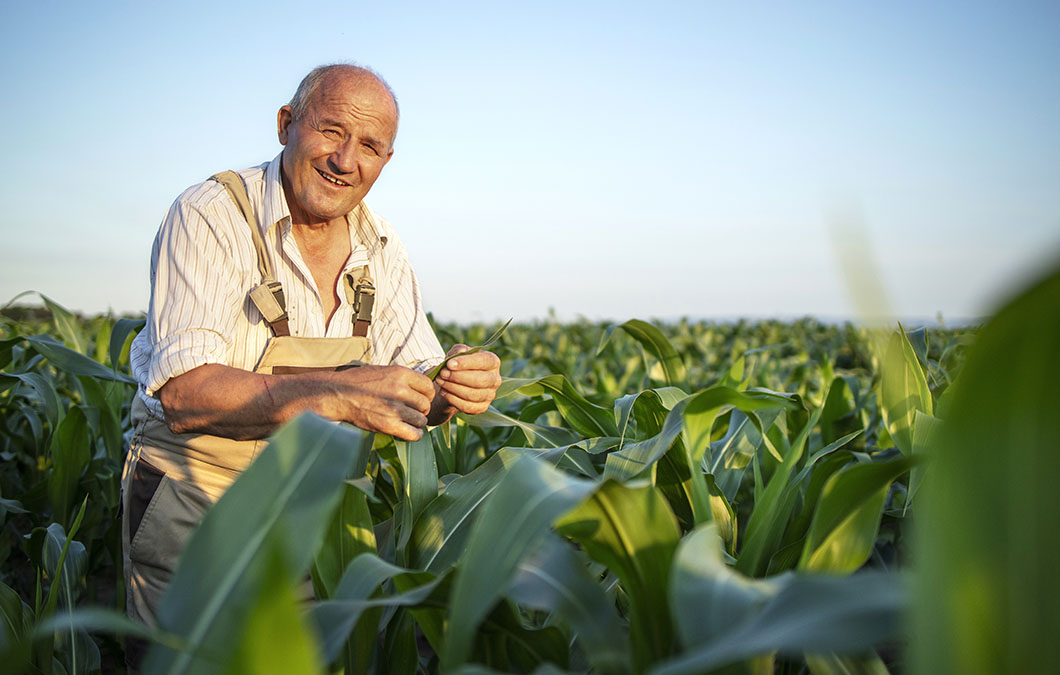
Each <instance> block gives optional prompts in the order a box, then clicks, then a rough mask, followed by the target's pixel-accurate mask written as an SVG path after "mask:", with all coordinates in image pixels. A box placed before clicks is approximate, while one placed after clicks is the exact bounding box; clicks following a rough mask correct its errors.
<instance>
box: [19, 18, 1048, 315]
mask: <svg viewBox="0 0 1060 675" xmlns="http://www.w3.org/2000/svg"><path fill="white" fill-rule="evenodd" d="M295 4H297V3H287V4H283V5H279V4H276V5H269V4H268V3H265V2H247V3H239V2H169V3H146V2H128V3H118V2H109V3H108V2H84V3H74V2H55V1H53V0H41V1H39V2H21V3H14V2H9V3H5V9H4V12H3V16H4V20H3V23H2V25H0V55H2V58H0V92H3V94H2V95H3V105H2V106H0V123H2V125H0V128H2V129H3V130H4V132H5V139H4V150H3V153H2V155H0V203H2V204H3V207H4V210H3V215H2V216H0V228H2V230H0V236H2V239H0V241H2V242H3V244H2V245H0V304H2V303H4V302H6V301H7V300H8V299H10V298H11V297H12V296H14V295H15V294H16V293H18V292H20V291H23V290H30V289H32V290H38V291H41V292H43V293H45V294H47V295H49V296H51V297H52V298H54V299H55V300H57V301H59V302H60V303H62V304H65V305H66V306H68V307H70V308H72V309H78V310H82V311H86V312H97V311H105V310H107V309H108V308H110V309H113V310H114V311H117V312H124V311H143V310H145V309H146V307H147V294H148V279H147V276H148V258H149V253H150V246H151V241H152V239H153V237H154V235H155V232H156V230H157V227H158V223H159V221H160V220H161V218H162V216H163V215H164V214H165V212H166V210H167V209H168V207H169V204H170V203H171V202H172V200H173V199H174V197H176V195H177V194H179V193H180V192H181V191H183V190H184V188H186V187H187V186H189V185H191V184H193V183H195V182H198V181H200V180H202V179H204V178H206V177H208V176H209V175H211V174H212V173H215V172H217V171H220V170H222V169H226V168H233V169H239V168H244V167H247V166H250V165H254V164H259V163H261V162H263V161H266V160H269V159H272V158H273V157H274V156H275V155H276V154H277V153H278V152H279V150H280V146H279V144H278V142H277V140H276V133H275V117H276V110H277V109H278V108H279V106H280V105H282V104H284V103H285V102H286V101H287V100H288V99H289V98H290V96H291V94H292V92H293V90H294V88H295V87H296V85H297V83H298V81H299V80H300V79H301V77H302V76H303V75H304V74H305V72H306V71H308V70H309V69H310V68H312V67H313V66H315V65H318V64H320V63H325V62H334V61H351V60H352V61H355V62H357V63H360V64H362V65H368V66H371V67H373V68H374V69H376V70H377V71H379V72H380V73H382V74H383V76H384V77H386V78H387V80H388V81H389V82H390V84H391V86H392V87H393V89H394V90H395V91H396V92H397V95H398V98H399V100H400V103H401V110H402V118H401V129H400V132H399V134H398V140H397V146H396V148H397V151H396V154H395V156H394V159H393V161H391V163H390V164H389V165H388V166H387V168H386V170H385V171H384V172H383V175H382V177H381V178H380V180H379V182H378V183H377V184H376V187H375V188H374V189H373V191H372V193H371V194H370V195H369V197H368V203H369V204H371V206H372V207H373V208H374V209H375V210H376V211H378V212H379V213H381V214H382V215H384V216H385V217H387V218H388V220H390V221H391V222H392V223H393V224H394V226H395V227H396V228H397V230H398V232H399V233H400V234H401V236H402V238H403V239H404V241H405V243H406V245H407V246H408V248H409V251H410V254H411V257H412V261H413V264H414V265H415V267H416V269H417V272H418V274H419V277H420V284H421V287H422V288H423V292H424V299H425V304H426V306H427V309H428V310H431V311H433V312H434V313H435V315H436V316H438V317H440V318H442V319H457V320H461V321H466V320H477V319H482V320H494V319H497V318H507V317H509V316H514V317H516V320H530V319H533V318H536V317H543V316H545V315H547V314H548V312H549V310H550V308H552V309H554V311H555V313H556V314H557V315H558V316H559V317H561V318H573V317H577V316H586V317H589V318H606V319H615V320H621V319H626V318H631V317H638V318H651V317H661V318H675V317H679V316H692V317H736V316H748V317H769V316H779V317H795V316H802V315H815V316H819V317H823V318H841V317H848V316H853V315H855V314H856V311H857V308H856V306H855V304H854V302H853V301H852V300H851V292H850V289H851V287H852V282H851V281H850V280H849V278H848V277H847V276H844V271H843V270H844V269H851V270H855V271H860V272H861V273H862V274H863V275H864V276H867V277H869V278H871V279H874V280H875V281H876V282H878V285H880V286H881V287H882V288H883V289H884V291H885V293H886V297H887V299H888V301H889V305H890V307H891V308H892V309H893V311H894V312H895V313H896V314H898V315H899V316H903V317H929V318H930V317H934V316H935V315H936V313H937V312H941V313H942V314H943V316H944V317H946V318H949V319H959V318H964V317H975V316H981V315H983V314H984V313H986V312H989V311H990V309H991V307H993V305H994V303H996V302H997V299H998V298H999V297H1000V296H1001V295H1003V294H1004V293H1006V292H1008V291H1010V290H1011V289H1012V288H1013V287H1014V286H1015V285H1018V284H1019V283H1020V282H1021V281H1023V280H1024V279H1025V277H1026V276H1027V275H1028V274H1031V273H1033V272H1034V271H1035V270H1038V271H1040V270H1042V269H1043V268H1044V267H1045V266H1046V265H1049V264H1053V263H1056V262H1057V261H1058V260H1060V2H1056V0H1047V1H1043V2H1019V1H1013V2H1005V3H999V2H990V3H982V2H974V1H973V2H956V1H954V2H945V3H932V2H922V1H918V2H905V1H898V2H887V3H882V2H876V3H868V2H801V3H795V2H762V3H742V2H740V3H738V2H684V3H674V2H652V3H647V2H636V3H621V2H549V1H535V2H527V3H503V2H481V3H464V2H450V3H435V2H430V3H428V2H422V3H407V2H387V3H383V2H379V3H373V4H371V5H369V4H368V3H359V2H358V3H354V2H339V3H307V4H305V5H303V7H304V9H294V8H293V7H294V5H295ZM156 5H157V6H156ZM851 228H853V234H851ZM844 233H847V234H844ZM841 257H842V258H844V259H845V260H846V265H841V264H840V258H841Z"/></svg>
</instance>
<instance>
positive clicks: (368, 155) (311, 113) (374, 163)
mask: <svg viewBox="0 0 1060 675" xmlns="http://www.w3.org/2000/svg"><path fill="white" fill-rule="evenodd" d="M277 129H278V135H279V138H280V143H281V144H282V145H284V146H285V147H284V150H283V162H282V166H283V178H284V192H285V194H286V197H287V204H288V207H289V208H290V209H291V219H292V222H294V223H295V224H320V223H326V222H328V221H330V220H333V219H336V218H341V217H343V216H345V215H346V214H347V213H349V212H350V210H352V209H353V207H355V206H356V205H357V204H358V203H359V202H360V201H361V199H363V198H364V196H365V195H366V194H368V190H370V189H371V188H372V185H373V184H374V183H375V179H376V178H378V177H379V172H380V171H382V170H383V167H384V166H385V165H386V163H387V162H388V161H390V157H391V155H393V154H394V151H393V149H392V147H391V146H392V145H393V142H394V134H395V133H396V132H397V119H396V111H395V109H394V104H393V102H392V101H391V99H390V97H389V96H388V94H387V93H386V91H385V90H384V89H383V87H382V86H381V85H380V84H379V83H378V82H376V81H375V80H371V79H369V78H366V77H363V76H362V77H355V76H350V75H348V74H337V75H332V76H331V77H329V78H327V79H325V80H324V81H323V82H321V83H320V86H319V87H318V88H317V90H316V91H315V92H314V93H313V95H312V98H311V100H310V103H309V105H308V106H307V109H306V112H305V114H304V115H303V116H302V118H301V119H298V120H294V119H293V118H292V115H291V108H290V106H284V107H282V108H280V112H279V114H278V116H277Z"/></svg>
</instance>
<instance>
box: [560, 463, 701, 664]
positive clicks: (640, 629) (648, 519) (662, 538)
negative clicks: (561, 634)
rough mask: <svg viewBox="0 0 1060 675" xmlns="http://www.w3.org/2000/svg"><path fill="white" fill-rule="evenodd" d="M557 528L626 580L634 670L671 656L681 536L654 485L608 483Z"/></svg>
mask: <svg viewBox="0 0 1060 675" xmlns="http://www.w3.org/2000/svg"><path fill="white" fill-rule="evenodd" d="M556 528H557V531H558V532H559V533H560V534H562V535H564V536H567V537H570V538H571V539H573V540H574V541H575V542H577V543H578V544H579V545H580V546H581V547H582V549H583V550H584V551H585V552H586V553H588V554H589V557H591V558H592V559H593V560H595V561H597V562H600V563H603V564H604V565H606V566H607V568H608V569H609V570H610V571H611V572H613V573H614V574H615V575H616V576H617V577H618V578H619V580H620V581H621V582H622V587H623V588H624V589H625V591H626V594H627V595H628V596H629V601H630V608H631V617H630V636H631V638H632V643H633V662H634V670H635V671H642V670H643V669H644V668H646V667H647V665H648V664H649V663H651V662H653V661H655V660H658V659H660V658H663V657H664V656H666V655H668V654H670V652H671V650H672V649H673V642H674V636H673V627H672V625H671V623H670V612H669V608H668V607H667V602H666V590H667V584H668V581H669V578H670V565H671V561H672V558H673V553H674V549H675V548H676V547H677V542H678V540H679V539H680V536H681V533H680V529H679V528H678V525H677V519H676V518H675V517H674V515H673V512H672V511H670V507H669V506H668V505H667V503H666V500H665V499H663V497H662V495H661V494H660V493H659V492H658V491H657V490H656V489H655V488H653V487H651V486H645V487H631V486H625V485H622V484H621V483H616V482H613V481H605V482H604V483H603V484H602V485H601V486H600V487H599V488H598V489H597V490H596V491H595V492H594V493H593V494H592V496H591V497H590V498H589V499H587V500H585V502H583V503H582V504H580V505H579V506H578V507H577V508H575V509H573V510H571V511H570V512H568V513H566V514H565V515H564V516H563V517H562V518H560V519H559V520H558V521H557V522H556Z"/></svg>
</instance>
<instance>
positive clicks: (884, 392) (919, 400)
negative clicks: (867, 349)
mask: <svg viewBox="0 0 1060 675" xmlns="http://www.w3.org/2000/svg"><path fill="white" fill-rule="evenodd" d="M918 410H919V411H921V412H925V413H927V414H929V415H930V414H932V410H933V408H932V402H931V391H930V390H929V389H928V383H927V378H926V377H925V376H924V370H923V369H922V368H921V367H920V362H919V361H918V360H917V358H916V354H915V353H914V351H913V347H912V345H910V344H909V340H908V339H907V338H906V335H905V332H904V331H902V330H901V326H899V330H898V331H897V332H896V333H894V334H893V335H892V336H891V339H890V341H889V342H888V343H887V350H886V352H885V353H884V356H883V362H882V364H881V372H880V412H882V413H883V419H884V421H885V422H886V424H887V430H888V431H889V432H890V434H891V438H893V439H894V442H895V444H896V445H897V446H898V449H899V450H901V451H902V454H905V455H908V454H909V453H910V452H912V447H913V423H914V421H915V419H916V412H917V411H918Z"/></svg>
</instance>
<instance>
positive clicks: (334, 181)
mask: <svg viewBox="0 0 1060 675" xmlns="http://www.w3.org/2000/svg"><path fill="white" fill-rule="evenodd" d="M314 168H315V167H314ZM316 172H317V173H319V174H320V176H321V177H322V178H323V179H324V180H326V181H327V182H329V183H331V184H332V185H337V186H339V187H352V186H351V185H350V184H349V183H345V182H343V181H341V180H339V179H338V178H335V177H334V176H332V175H331V174H330V173H324V172H323V171H321V170H320V169H317V170H316Z"/></svg>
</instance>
